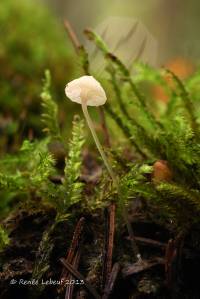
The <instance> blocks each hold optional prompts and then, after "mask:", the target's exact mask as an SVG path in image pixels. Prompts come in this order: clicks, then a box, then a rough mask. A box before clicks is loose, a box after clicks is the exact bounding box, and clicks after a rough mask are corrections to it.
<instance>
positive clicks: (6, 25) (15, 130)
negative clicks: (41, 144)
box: [0, 0, 76, 154]
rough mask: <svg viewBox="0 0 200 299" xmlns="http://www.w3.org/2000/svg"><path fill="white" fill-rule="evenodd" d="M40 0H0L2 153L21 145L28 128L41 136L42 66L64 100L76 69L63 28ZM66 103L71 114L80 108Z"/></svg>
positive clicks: (0, 150) (0, 123)
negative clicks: (67, 85) (49, 73)
mask: <svg viewBox="0 0 200 299" xmlns="http://www.w3.org/2000/svg"><path fill="white" fill-rule="evenodd" d="M42 2H43V1H40V3H36V1H34V0H28V1H27V0H19V1H15V0H2V1H1V6H0V23H1V28H0V64H1V68H0V106H1V111H0V134H1V140H0V141H1V142H0V154H1V152H2V153H3V154H4V151H5V148H7V145H8V144H9V149H11V150H12V148H14V150H16V148H17V149H19V147H20V144H21V142H22V141H23V139H24V138H28V136H29V134H30V133H31V134H32V135H33V136H34V137H41V135H42V130H41V128H42V124H41V122H40V115H41V105H40V98H39V94H40V90H41V78H42V77H43V73H44V70H45V69H49V70H50V71H51V73H52V74H53V80H54V88H53V94H56V95H57V99H58V101H59V102H62V103H63V102H64V93H63V86H64V85H65V84H66V82H67V80H69V78H70V77H71V75H72V74H73V73H74V71H75V69H76V64H75V67H74V64H73V57H72V47H70V45H69V41H68V39H67V36H66V32H65V30H64V27H63V26H62V24H61V22H59V20H58V19H57V18H56V16H55V15H53V13H52V12H50V11H49V10H48V6H47V5H45V4H44V3H42ZM63 105H66V107H68V109H66V111H67V113H68V114H70V113H69V111H70V112H71V113H73V112H74V111H75V109H76V107H75V108H74V107H73V109H72V108H71V106H70V105H68V104H67V102H66V103H65V104H63ZM72 110H73V111H72ZM63 111H64V110H63ZM63 113H64V112H63ZM63 119H65V117H63ZM71 119H72V117H70V121H71ZM64 125H65V124H64ZM69 133H70V131H69Z"/></svg>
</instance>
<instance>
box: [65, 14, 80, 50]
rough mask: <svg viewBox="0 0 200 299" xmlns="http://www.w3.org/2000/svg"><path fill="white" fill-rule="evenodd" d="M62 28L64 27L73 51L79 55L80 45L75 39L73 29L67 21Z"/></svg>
mask: <svg viewBox="0 0 200 299" xmlns="http://www.w3.org/2000/svg"><path fill="white" fill-rule="evenodd" d="M64 27H65V30H66V32H67V34H68V36H69V38H70V40H71V42H72V44H73V46H74V49H75V51H76V52H77V54H79V49H80V48H81V44H80V42H79V40H78V38H77V35H76V33H75V31H74V30H73V28H72V26H71V24H70V23H69V21H68V20H64Z"/></svg>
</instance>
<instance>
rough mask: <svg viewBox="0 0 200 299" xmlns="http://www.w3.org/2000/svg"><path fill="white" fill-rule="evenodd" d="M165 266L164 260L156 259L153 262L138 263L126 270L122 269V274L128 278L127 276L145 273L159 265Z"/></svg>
mask: <svg viewBox="0 0 200 299" xmlns="http://www.w3.org/2000/svg"><path fill="white" fill-rule="evenodd" d="M164 264H165V261H164V259H163V258H159V257H157V258H154V259H152V260H143V261H142V263H141V262H136V263H134V264H132V265H129V266H127V267H125V268H124V269H122V274H123V276H124V278H126V277H127V276H130V275H133V274H137V273H140V272H143V271H145V270H148V269H150V268H152V267H155V266H157V265H164Z"/></svg>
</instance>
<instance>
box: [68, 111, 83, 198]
mask: <svg viewBox="0 0 200 299" xmlns="http://www.w3.org/2000/svg"><path fill="white" fill-rule="evenodd" d="M83 128H84V124H83V121H82V120H80V119H79V117H75V118H74V121H73V129H72V138H71V141H70V142H69V152H68V158H66V160H65V169H64V172H65V177H64V182H63V185H64V187H65V189H66V192H67V202H68V204H69V203H70V204H74V203H76V202H78V201H80V199H81V192H82V189H83V183H81V182H79V181H78V179H79V177H80V175H81V165H82V155H81V152H82V147H83V144H84V143H85V138H84V133H83Z"/></svg>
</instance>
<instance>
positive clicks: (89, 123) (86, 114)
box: [81, 101, 142, 262]
mask: <svg viewBox="0 0 200 299" xmlns="http://www.w3.org/2000/svg"><path fill="white" fill-rule="evenodd" d="M81 105H82V110H83V114H84V116H85V119H86V121H87V124H88V127H89V129H90V131H91V133H92V136H93V138H94V142H95V144H96V146H97V149H98V151H99V153H100V155H101V157H102V159H103V162H104V164H105V166H106V168H107V170H108V173H109V174H110V177H111V179H112V181H113V183H114V185H115V186H116V188H117V190H118V189H119V188H118V183H117V179H116V177H115V175H114V172H113V170H112V167H111V166H110V164H109V162H108V160H107V157H106V155H105V153H104V151H103V148H102V146H101V143H100V141H99V138H98V137H97V134H96V132H95V129H94V125H93V122H92V119H91V118H90V115H89V113H88V109H87V102H86V101H82V104H81ZM119 193H120V192H119V190H118V194H119ZM123 217H124V220H125V222H126V226H127V230H128V233H129V236H130V239H131V243H132V247H133V252H134V255H135V257H136V258H137V260H138V261H139V262H142V258H141V255H140V253H139V249H138V246H137V244H136V242H135V237H134V233H133V229H132V226H131V223H130V221H129V219H128V215H127V211H126V210H125V208H124V207H123Z"/></svg>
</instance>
